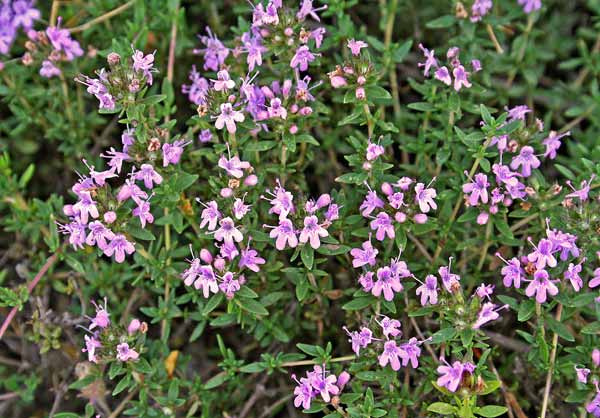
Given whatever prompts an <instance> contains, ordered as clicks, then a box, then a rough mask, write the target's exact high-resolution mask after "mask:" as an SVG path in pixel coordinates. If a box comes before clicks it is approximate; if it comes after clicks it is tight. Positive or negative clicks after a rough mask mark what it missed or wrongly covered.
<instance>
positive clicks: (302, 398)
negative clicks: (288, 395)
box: [292, 375, 315, 409]
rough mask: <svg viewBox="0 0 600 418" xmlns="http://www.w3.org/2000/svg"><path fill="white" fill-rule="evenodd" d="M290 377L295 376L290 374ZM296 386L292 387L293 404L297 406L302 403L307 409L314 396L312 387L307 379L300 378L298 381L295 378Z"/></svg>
mask: <svg viewBox="0 0 600 418" xmlns="http://www.w3.org/2000/svg"><path fill="white" fill-rule="evenodd" d="M292 378H293V379H295V378H296V376H295V375H292ZM296 382H297V383H298V386H296V387H295V388H294V395H296V397H295V398H294V406H295V407H296V408H299V407H300V405H302V408H304V409H308V408H310V403H311V401H312V399H313V398H314V396H315V395H314V394H313V389H312V386H311V384H310V382H309V380H308V379H306V378H304V377H303V378H301V379H300V381H298V380H296Z"/></svg>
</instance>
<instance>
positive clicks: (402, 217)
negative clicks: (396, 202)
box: [394, 212, 406, 224]
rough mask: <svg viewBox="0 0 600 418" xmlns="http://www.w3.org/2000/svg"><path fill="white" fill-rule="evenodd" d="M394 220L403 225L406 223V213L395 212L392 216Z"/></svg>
mask: <svg viewBox="0 0 600 418" xmlns="http://www.w3.org/2000/svg"><path fill="white" fill-rule="evenodd" d="M394 219H395V220H396V222H398V223H400V224H403V223H404V222H406V213H403V212H396V213H395V214H394Z"/></svg>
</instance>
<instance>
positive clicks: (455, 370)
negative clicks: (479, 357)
mask: <svg viewBox="0 0 600 418" xmlns="http://www.w3.org/2000/svg"><path fill="white" fill-rule="evenodd" d="M444 362H445V364H446V365H445V366H439V367H438V368H437V372H438V373H439V374H441V376H440V377H439V378H438V380H437V385H438V386H441V387H445V388H446V389H448V390H449V391H450V392H456V390H457V389H458V386H459V385H460V383H461V381H462V376H463V373H464V372H465V371H466V372H468V373H472V372H473V370H475V365H473V364H471V363H468V362H467V363H465V364H463V363H461V362H460V361H455V362H454V363H453V364H452V365H450V364H448V363H447V362H446V361H445V360H444Z"/></svg>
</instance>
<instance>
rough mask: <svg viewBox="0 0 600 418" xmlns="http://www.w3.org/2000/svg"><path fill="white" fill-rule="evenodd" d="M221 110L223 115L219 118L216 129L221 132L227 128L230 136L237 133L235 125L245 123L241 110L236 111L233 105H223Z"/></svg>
mask: <svg viewBox="0 0 600 418" xmlns="http://www.w3.org/2000/svg"><path fill="white" fill-rule="evenodd" d="M220 109H221V113H220V114H219V115H218V116H217V120H216V122H215V128H217V129H219V130H221V129H223V127H224V126H227V132H229V133H230V134H233V133H235V131H236V130H237V127H236V125H235V123H236V122H238V123H240V122H243V121H244V119H245V117H244V114H243V113H242V112H240V111H239V110H234V109H233V107H232V106H231V103H223V104H221V107H220Z"/></svg>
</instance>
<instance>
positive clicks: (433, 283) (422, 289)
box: [417, 274, 438, 306]
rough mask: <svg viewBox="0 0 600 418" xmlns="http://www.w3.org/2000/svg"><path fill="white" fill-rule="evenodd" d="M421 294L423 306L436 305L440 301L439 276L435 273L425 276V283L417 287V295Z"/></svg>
mask: <svg viewBox="0 0 600 418" xmlns="http://www.w3.org/2000/svg"><path fill="white" fill-rule="evenodd" d="M418 295H421V306H425V305H427V304H430V305H436V304H437V302H438V290H437V277H435V276H434V275H433V274H429V275H427V277H425V283H421V286H419V287H418V288H417V296H418Z"/></svg>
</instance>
